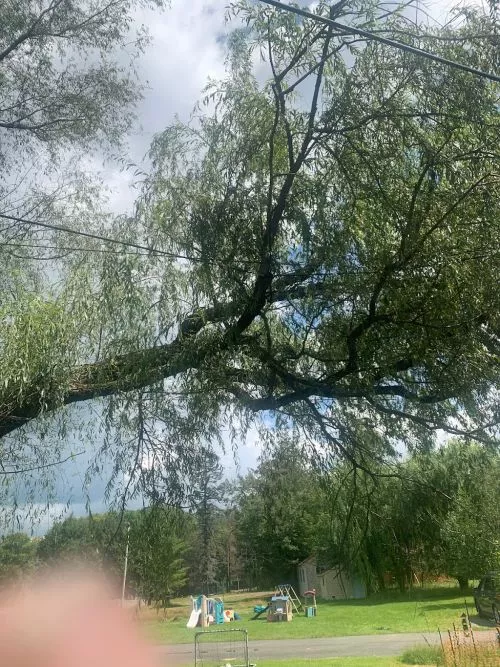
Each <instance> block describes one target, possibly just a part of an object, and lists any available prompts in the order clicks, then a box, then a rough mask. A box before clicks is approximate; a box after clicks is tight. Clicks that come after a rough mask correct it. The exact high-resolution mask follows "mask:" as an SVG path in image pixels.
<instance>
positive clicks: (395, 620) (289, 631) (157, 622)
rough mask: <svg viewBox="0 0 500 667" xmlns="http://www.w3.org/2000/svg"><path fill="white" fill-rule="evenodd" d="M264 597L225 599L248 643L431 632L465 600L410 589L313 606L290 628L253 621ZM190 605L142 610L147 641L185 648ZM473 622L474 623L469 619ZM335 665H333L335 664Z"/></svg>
mask: <svg viewBox="0 0 500 667" xmlns="http://www.w3.org/2000/svg"><path fill="white" fill-rule="evenodd" d="M268 595H269V594H266V593H259V594H254V593H251V594H250V593H246V594H244V593H243V594H242V593H240V594H228V595H227V596H225V597H224V602H225V605H226V607H233V608H234V609H235V610H236V611H238V613H239V614H240V615H241V617H242V621H241V622H237V623H235V624H234V626H232V627H235V628H236V627H239V628H245V629H246V630H248V633H249V637H250V639H251V640H252V639H287V638H295V639H299V638H315V637H338V636H343V635H369V634H384V633H394V632H432V631H436V630H437V629H438V628H440V629H442V630H447V629H448V628H452V627H453V623H455V625H457V626H458V625H459V624H460V615H461V614H462V612H463V611H464V595H463V594H462V593H460V592H459V591H458V589H454V588H433V589H429V590H422V589H415V590H413V591H412V592H410V593H406V594H400V593H397V592H390V593H386V594H384V595H382V594H381V595H377V596H373V597H371V598H369V599H367V600H348V601H345V600H344V601H340V600H339V601H332V602H319V603H318V616H317V617H316V618H312V619H308V618H305V617H304V616H302V615H294V619H293V621H292V622H291V623H267V622H266V619H265V615H263V616H262V617H261V619H258V620H256V621H252V620H251V618H252V616H253V607H254V605H256V604H262V603H265V599H266V597H267V596H268ZM465 599H466V600H467V604H468V605H469V612H470V613H471V615H472V614H473V612H474V606H473V600H472V597H470V596H466V597H465ZM190 608H191V601H190V600H189V599H183V600H177V601H175V602H174V604H173V606H172V607H171V608H169V609H168V611H167V614H166V618H163V613H162V612H160V614H159V615H157V614H156V612H154V611H153V610H144V611H143V612H142V620H143V623H144V624H145V628H146V631H147V633H148V635H149V636H150V637H151V638H153V639H154V640H156V641H161V642H165V643H169V644H177V643H179V644H181V643H190V642H192V641H193V636H194V632H195V631H194V630H188V628H186V622H187V619H188V617H189V612H190ZM472 620H474V617H473V618H472ZM335 664H338V663H335Z"/></svg>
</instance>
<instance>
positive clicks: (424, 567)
mask: <svg viewBox="0 0 500 667" xmlns="http://www.w3.org/2000/svg"><path fill="white" fill-rule="evenodd" d="M499 475H500V456H499V455H498V454H497V453H495V452H493V451H488V450H487V449H485V448H484V447H480V446H473V445H470V444H469V443H467V444H466V443H463V442H460V441H452V442H449V443H448V444H447V445H446V446H443V447H441V448H440V449H437V450H435V451H432V452H428V453H418V454H415V455H414V456H411V457H410V458H408V459H406V460H404V461H401V462H394V464H393V465H392V466H388V465H387V464H384V465H383V466H382V465H381V466H380V469H379V470H377V469H373V468H372V469H371V470H370V471H365V470H363V469H359V468H355V467H354V468H353V467H352V466H347V465H345V464H343V463H342V464H340V465H336V466H334V467H332V468H331V469H327V468H324V469H322V470H318V468H317V467H313V466H310V465H308V464H306V463H305V458H304V455H303V452H301V451H300V449H299V448H298V447H297V446H296V445H295V444H294V442H293V440H290V439H286V438H284V439H283V441H282V442H280V443H278V445H277V446H275V447H274V448H273V451H272V454H270V455H266V454H264V455H263V456H262V457H261V460H260V462H259V465H258V466H257V468H256V469H255V470H254V471H251V472H249V473H248V474H247V475H246V476H244V477H242V478H240V479H239V480H238V481H237V482H236V483H234V484H232V485H230V484H228V483H226V482H223V470H222V468H221V466H220V464H219V462H218V461H217V459H216V457H214V456H213V455H210V456H209V457H207V459H206V461H205V465H204V467H202V469H201V472H200V476H199V480H198V483H197V485H196V486H195V488H194V490H193V492H192V503H193V505H192V508H191V509H190V510H189V511H187V510H182V509H179V508H172V507H166V506H162V505H158V506H152V507H149V508H145V509H143V510H138V511H126V512H124V513H122V514H119V513H111V512H110V513H106V514H102V515H96V516H93V517H85V518H74V517H70V518H67V519H66V520H64V521H62V522H58V523H55V524H54V525H53V526H52V528H51V529H50V530H49V531H48V533H47V534H46V535H45V536H44V537H43V538H38V539H35V540H30V538H29V537H28V536H27V535H24V534H22V533H17V534H12V535H7V536H4V537H3V538H1V539H0V577H1V578H2V579H3V580H6V579H16V578H19V577H22V576H24V575H25V574H26V573H29V572H30V571H32V570H35V569H36V568H38V567H43V566H44V565H46V564H50V563H53V562H57V561H61V560H69V559H75V558H77V559H79V560H80V561H81V560H83V561H85V562H87V563H92V564H94V565H99V566H105V567H106V568H107V570H108V572H110V573H112V574H114V575H115V576H116V577H117V578H119V577H121V574H122V571H123V560H124V555H125V545H126V540H127V532H128V531H129V532H128V535H129V543H130V551H129V570H128V573H129V574H128V588H129V591H130V592H132V593H133V594H135V595H138V596H140V597H141V598H142V599H144V600H146V601H147V602H148V603H154V604H157V605H159V606H165V605H166V604H168V601H169V599H170V598H171V597H172V596H174V595H177V594H180V593H188V592H189V593H193V594H194V593H200V592H204V593H217V592H223V591H225V590H228V589H229V588H237V587H241V588H254V587H263V588H267V587H272V586H273V585H275V584H276V583H278V582H279V581H294V580H295V578H296V572H297V565H298V563H299V562H300V561H302V560H303V559H304V558H306V557H307V556H309V555H310V554H313V553H314V554H316V555H317V558H318V560H319V561H321V562H322V563H326V564H328V566H339V567H342V568H344V569H346V570H349V571H351V572H352V571H355V572H357V573H358V574H361V575H362V576H363V578H364V580H365V583H366V586H367V590H368V591H369V592H373V591H376V590H381V589H384V588H385V587H386V586H388V585H391V584H392V585H397V586H398V587H399V588H400V589H401V590H405V589H407V588H408V587H411V586H414V585H421V584H424V583H425V579H426V578H428V577H430V576H437V575H445V576H448V577H452V578H455V579H456V580H457V581H458V583H459V585H460V587H461V588H466V587H467V585H468V583H469V581H470V580H471V579H475V578H478V577H479V576H481V574H482V573H483V572H485V571H487V570H489V569H494V568H496V567H500V518H499V513H498V507H500V487H499V485H498V479H499Z"/></svg>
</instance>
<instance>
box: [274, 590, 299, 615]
mask: <svg viewBox="0 0 500 667" xmlns="http://www.w3.org/2000/svg"><path fill="white" fill-rule="evenodd" d="M276 589H277V590H278V592H279V593H280V594H281V595H288V597H289V598H290V602H291V603H292V606H293V608H294V609H295V611H296V612H297V614H298V613H299V612H300V611H301V610H302V602H301V601H300V598H299V596H298V595H297V593H296V592H295V590H294V588H293V586H291V585H290V584H278V586H276Z"/></svg>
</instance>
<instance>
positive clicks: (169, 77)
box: [37, 0, 452, 532]
mask: <svg viewBox="0 0 500 667" xmlns="http://www.w3.org/2000/svg"><path fill="white" fill-rule="evenodd" d="M423 4H424V3H422V6H423ZM451 4H452V3H451V2H450V1H449V0H433V1H432V2H431V3H425V5H426V7H427V9H428V10H429V9H430V10H431V11H432V13H433V14H434V15H435V16H436V17H439V18H441V17H442V16H443V14H444V12H445V11H446V9H447V8H448V7H449V6H451ZM226 5H227V0H189V2H187V1H186V0H172V3H171V8H170V9H168V10H167V11H165V12H163V13H159V12H153V11H143V12H141V13H140V14H138V15H137V23H138V24H145V25H146V26H147V27H148V29H149V32H150V35H151V39H152V41H151V44H150V45H149V47H148V48H147V51H146V52H145V54H144V55H143V56H142V57H141V59H140V62H139V74H140V76H141V78H142V80H144V81H147V82H148V90H147V91H146V94H145V97H144V99H143V101H142V102H141V104H140V105H139V108H138V117H139V123H138V126H137V127H136V129H135V130H134V132H133V133H132V134H131V135H130V137H129V138H128V154H129V156H130V160H131V161H134V162H136V163H139V162H140V161H141V160H142V158H143V157H144V156H145V154H146V153H147V150H148V147H149V145H150V143H151V140H152V138H153V136H154V135H155V134H156V133H157V132H160V131H161V130H163V129H164V128H165V127H167V126H168V125H169V124H171V123H172V122H173V121H174V119H175V116H176V115H177V116H179V117H180V119H181V120H186V119H187V118H188V117H189V114H190V112H191V110H192V108H193V106H194V104H195V103H196V101H197V100H198V99H199V97H200V93H201V91H202V89H203V87H204V86H205V85H206V83H207V81H208V79H209V78H218V77H221V76H223V74H224V55H225V54H224V40H223V39H221V38H222V37H223V35H224V34H225V33H226V31H227V26H226V25H225V21H224V16H225V11H226ZM88 166H89V168H91V169H95V170H99V171H100V172H101V173H102V174H103V177H104V179H105V182H106V184H107V185H108V187H109V188H110V193H111V194H110V201H109V204H110V208H111V209H112V210H113V211H114V212H117V213H122V212H125V211H127V210H130V208H131V207H132V205H133V202H134V200H135V199H136V197H137V190H136V189H135V188H134V187H133V185H134V176H133V174H132V172H131V171H130V172H124V171H122V170H120V169H119V168H118V166H116V165H114V164H112V163H107V164H105V165H104V167H103V165H102V159H99V158H98V156H97V157H95V159H94V158H93V159H92V161H89V165H88ZM70 447H71V448H72V449H73V450H78V437H77V436H76V435H75V436H74V437H72V438H71V439H70ZM258 454H259V450H258V446H257V443H256V435H255V433H251V434H250V436H249V438H248V441H247V442H246V443H242V446H241V448H240V450H239V455H238V459H237V460H235V459H234V456H233V454H232V452H231V451H228V452H227V453H226V454H225V455H224V456H223V464H224V467H225V469H226V473H227V475H228V476H230V477H233V476H235V474H236V473H237V472H245V471H246V470H247V469H248V468H249V467H254V466H255V464H256V461H257V457H258ZM85 456H86V455H84V456H80V457H78V458H77V459H76V460H75V461H74V462H72V463H68V464H67V465H65V466H63V467H61V468H58V473H59V476H58V484H57V490H58V496H59V497H60V500H61V502H63V503H66V502H69V505H70V508H71V511H73V512H74V513H75V514H83V513H85V498H84V495H83V494H82V490H81V489H82V482H83V477H84V473H85V469H86V466H87V462H88V459H86V458H85ZM104 477H105V475H104V476H103V479H96V480H95V482H94V484H93V486H92V487H91V489H89V498H90V501H91V505H92V509H93V511H94V512H98V511H102V509H103V495H104V488H105V479H104ZM62 509H63V506H62V505H61V506H59V505H58V506H56V507H55V508H54V510H53V512H52V514H51V515H49V516H47V517H46V519H45V520H44V522H43V525H42V528H41V529H42V530H46V529H47V526H48V525H50V523H51V521H52V519H53V516H57V515H59V513H60V512H61V511H62ZM41 529H40V528H38V529H37V532H40V530H41Z"/></svg>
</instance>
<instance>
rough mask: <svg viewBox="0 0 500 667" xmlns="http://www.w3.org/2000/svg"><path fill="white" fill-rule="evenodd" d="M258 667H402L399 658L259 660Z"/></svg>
mask: <svg viewBox="0 0 500 667" xmlns="http://www.w3.org/2000/svg"><path fill="white" fill-rule="evenodd" d="M258 667H402V663H401V661H400V660H399V659H398V658H376V657H374V656H371V657H369V658H320V659H316V660H259V662H258Z"/></svg>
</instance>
